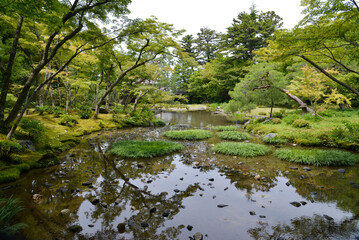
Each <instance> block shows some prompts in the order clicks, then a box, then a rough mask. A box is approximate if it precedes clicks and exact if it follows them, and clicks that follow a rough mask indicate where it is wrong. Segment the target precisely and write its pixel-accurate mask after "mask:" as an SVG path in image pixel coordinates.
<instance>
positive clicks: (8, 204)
mask: <svg viewBox="0 0 359 240" xmlns="http://www.w3.org/2000/svg"><path fill="white" fill-rule="evenodd" d="M21 210H23V207H22V206H20V202H19V201H18V200H17V199H13V198H12V197H10V198H9V199H0V234H1V235H3V234H6V235H7V236H11V235H13V234H14V233H16V232H17V231H19V230H20V229H22V228H24V227H26V224H24V223H16V224H11V220H12V219H13V218H14V216H15V215H16V214H17V213H18V212H20V211H21ZM8 239H10V238H8Z"/></svg>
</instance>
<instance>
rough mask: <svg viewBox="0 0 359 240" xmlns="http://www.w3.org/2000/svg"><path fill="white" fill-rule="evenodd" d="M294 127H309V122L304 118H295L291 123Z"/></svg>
mask: <svg viewBox="0 0 359 240" xmlns="http://www.w3.org/2000/svg"><path fill="white" fill-rule="evenodd" d="M292 126H293V127H295V128H310V122H309V121H307V120H304V119H297V120H295V121H294V122H293V123H292Z"/></svg>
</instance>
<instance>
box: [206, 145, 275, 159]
mask: <svg viewBox="0 0 359 240" xmlns="http://www.w3.org/2000/svg"><path fill="white" fill-rule="evenodd" d="M212 151H214V152H217V153H222V154H226V155H237V156H241V157H255V156H263V155H266V154H267V153H268V152H269V151H270V148H269V147H267V146H265V145H261V144H254V143H237V142H222V143H218V144H216V145H215V146H214V147H213V148H212Z"/></svg>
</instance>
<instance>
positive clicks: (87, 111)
mask: <svg viewBox="0 0 359 240" xmlns="http://www.w3.org/2000/svg"><path fill="white" fill-rule="evenodd" d="M79 115H80V118H81V119H89V118H90V117H91V115H92V109H91V108H90V107H82V108H81V110H80V112H79Z"/></svg>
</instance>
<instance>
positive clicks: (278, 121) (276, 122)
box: [272, 118, 282, 124]
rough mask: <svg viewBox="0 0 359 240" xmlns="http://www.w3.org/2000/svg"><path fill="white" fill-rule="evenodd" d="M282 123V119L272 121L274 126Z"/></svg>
mask: <svg viewBox="0 0 359 240" xmlns="http://www.w3.org/2000/svg"><path fill="white" fill-rule="evenodd" d="M281 122H282V120H281V119H280V118H273V119H272V123H273V124H280V123H281Z"/></svg>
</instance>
